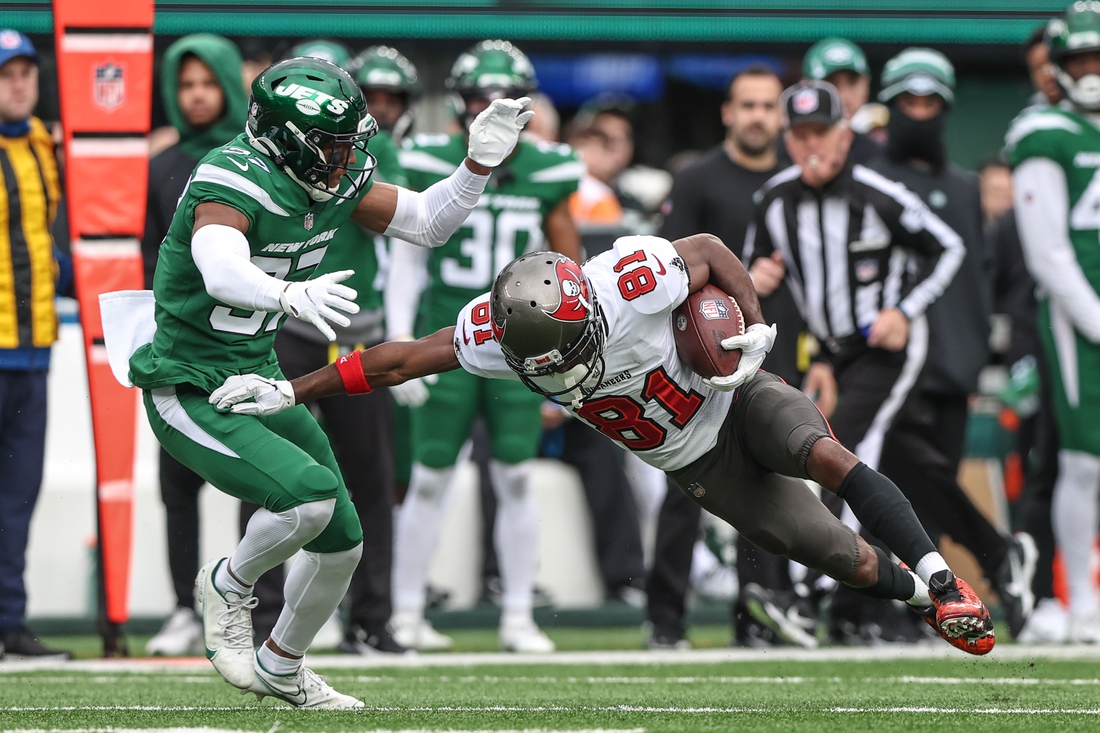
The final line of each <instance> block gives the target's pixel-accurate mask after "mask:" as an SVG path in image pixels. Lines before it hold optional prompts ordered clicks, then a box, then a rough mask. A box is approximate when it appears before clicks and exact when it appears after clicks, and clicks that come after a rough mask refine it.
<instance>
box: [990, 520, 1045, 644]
mask: <svg viewBox="0 0 1100 733" xmlns="http://www.w3.org/2000/svg"><path fill="white" fill-rule="evenodd" d="M1038 558H1039V550H1038V549H1037V548H1036V547H1035V540H1033V539H1032V538H1031V535H1029V534H1028V533H1027V532H1017V533H1016V534H1014V535H1012V536H1011V537H1009V538H1008V553H1007V554H1006V555H1005V559H1004V562H1002V563H1001V566H1000V567H999V568H997V572H996V573H994V574H993V577H992V578H990V579H989V580H990V583H991V584H992V585H993V590H995V591H996V592H997V596H998V597H999V598H1000V599H1001V610H1002V611H1003V612H1004V615H1005V621H1007V622H1008V630H1009V631H1010V632H1012V636H1013V637H1014V638H1018V637H1019V636H1020V632H1021V631H1023V629H1024V624H1026V623H1027V620H1028V618H1029V617H1030V616H1031V612H1032V611H1034V610H1035V594H1034V593H1033V592H1032V591H1031V580H1032V578H1034V577H1035V563H1036V560H1038Z"/></svg>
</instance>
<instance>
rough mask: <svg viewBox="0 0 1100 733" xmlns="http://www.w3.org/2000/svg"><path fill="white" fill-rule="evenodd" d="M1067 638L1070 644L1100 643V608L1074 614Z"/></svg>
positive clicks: (1071, 617) (1070, 619)
mask: <svg viewBox="0 0 1100 733" xmlns="http://www.w3.org/2000/svg"><path fill="white" fill-rule="evenodd" d="M1066 640H1067V641H1068V642H1069V643H1070V644H1100V610H1097V609H1093V610H1091V611H1085V612H1084V613H1075V614H1072V615H1071V616H1070V617H1069V633H1068V634H1067V638H1066Z"/></svg>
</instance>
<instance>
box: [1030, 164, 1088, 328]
mask: <svg viewBox="0 0 1100 733" xmlns="http://www.w3.org/2000/svg"><path fill="white" fill-rule="evenodd" d="M1012 184H1013V185H1012V188H1013V198H1014V199H1015V203H1016V225H1017V227H1018V228H1019V231H1020V244H1021V246H1022V247H1023V250H1024V260H1025V261H1026V262H1027V267H1028V270H1029V271H1030V272H1031V275H1032V277H1034V278H1035V281H1036V282H1037V283H1038V284H1039V286H1040V287H1042V288H1043V290H1045V291H1046V292H1047V294H1048V295H1049V296H1050V297H1051V298H1052V299H1053V300H1055V301H1056V302H1057V303H1058V305H1059V306H1060V307H1061V308H1062V309H1063V310H1064V311H1065V312H1066V313H1067V314H1069V317H1070V320H1072V321H1073V325H1074V327H1075V328H1076V329H1077V330H1078V331H1080V332H1081V333H1082V334H1084V336H1085V338H1087V339H1088V340H1089V341H1092V342H1093V343H1100V296H1098V295H1097V293H1096V291H1095V290H1094V289H1093V288H1092V285H1091V284H1089V281H1088V279H1087V278H1086V277H1085V273H1084V272H1083V271H1082V270H1081V266H1080V265H1079V264H1078V262H1077V255H1076V254H1075V253H1074V251H1073V243H1072V242H1071V241H1070V238H1069V190H1068V189H1067V187H1066V175H1065V173H1064V172H1063V170H1062V168H1061V167H1060V166H1059V165H1058V164H1057V163H1055V162H1054V161H1053V160H1050V159H1049V158H1028V159H1027V160H1025V161H1024V162H1023V163H1021V164H1020V165H1019V166H1018V167H1017V168H1016V170H1015V172H1014V173H1013V174H1012Z"/></svg>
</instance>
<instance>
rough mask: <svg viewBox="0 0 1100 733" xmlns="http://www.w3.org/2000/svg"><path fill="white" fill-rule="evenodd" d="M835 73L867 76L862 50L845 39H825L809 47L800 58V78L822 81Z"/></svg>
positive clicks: (868, 70) (865, 61) (865, 58)
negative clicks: (842, 72)
mask: <svg viewBox="0 0 1100 733" xmlns="http://www.w3.org/2000/svg"><path fill="white" fill-rule="evenodd" d="M836 71H851V72H854V73H856V74H859V75H860V76H863V75H865V74H869V73H870V69H869V68H868V66H867V57H866V56H865V55H864V54H863V49H861V48H860V47H859V46H857V45H856V44H854V43H852V42H851V41H849V40H848V39H847V38H825V39H823V40H820V41H818V42H817V43H815V44H814V45H813V46H810V50H809V51H807V52H806V55H805V56H804V57H803V58H802V76H804V77H806V78H807V79H819V80H823V79H826V78H828V76H829V75H830V74H832V73H833V72H836Z"/></svg>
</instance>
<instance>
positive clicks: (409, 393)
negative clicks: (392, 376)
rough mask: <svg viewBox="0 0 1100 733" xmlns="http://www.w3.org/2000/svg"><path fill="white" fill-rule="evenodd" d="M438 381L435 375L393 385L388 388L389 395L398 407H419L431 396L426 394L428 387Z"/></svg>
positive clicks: (428, 393)
mask: <svg viewBox="0 0 1100 733" xmlns="http://www.w3.org/2000/svg"><path fill="white" fill-rule="evenodd" d="M438 381H439V376H438V375H436V374H429V375H428V376H426V377H416V378H414V379H410V380H409V381H407V382H402V383H401V384H395V385H393V386H392V387H390V394H391V395H393V399H394V400H395V401H396V402H397V404H399V405H403V406H404V407H411V408H415V407H420V406H421V405H423V404H424V403H425V402H427V401H428V397H430V396H431V393H430V392H428V385H429V384H435V383H436V382H438Z"/></svg>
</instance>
